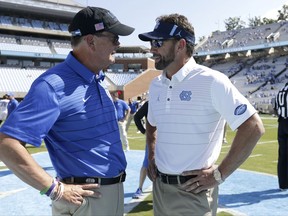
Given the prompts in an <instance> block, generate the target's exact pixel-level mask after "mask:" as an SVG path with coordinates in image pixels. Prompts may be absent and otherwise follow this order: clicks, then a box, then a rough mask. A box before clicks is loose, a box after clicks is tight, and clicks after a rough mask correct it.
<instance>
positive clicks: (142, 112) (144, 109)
mask: <svg viewBox="0 0 288 216" xmlns="http://www.w3.org/2000/svg"><path fill="white" fill-rule="evenodd" d="M147 113H148V101H146V102H145V103H144V104H143V105H142V106H141V107H140V109H139V110H138V111H137V112H136V113H135V115H134V121H135V125H136V127H137V128H138V130H139V131H140V132H141V133H142V134H145V133H146V129H145V127H144V125H143V123H142V119H143V118H144V117H145V119H146V118H147ZM147 168H148V147H147V145H146V144H145V155H144V160H143V164H142V167H141V169H140V176H139V185H138V188H137V190H136V192H135V194H134V195H133V196H132V198H133V199H139V198H140V196H141V195H142V193H143V184H144V182H145V179H146V176H147Z"/></svg>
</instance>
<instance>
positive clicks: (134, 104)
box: [126, 98, 139, 132]
mask: <svg viewBox="0 0 288 216" xmlns="http://www.w3.org/2000/svg"><path fill="white" fill-rule="evenodd" d="M128 106H129V107H130V113H129V115H128V119H127V124H126V132H128V130H129V127H130V124H131V121H132V119H134V115H135V113H136V112H137V110H138V108H139V103H138V101H133V100H132V99H131V98H129V99H128Z"/></svg>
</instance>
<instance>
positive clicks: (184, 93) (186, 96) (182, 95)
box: [179, 91, 192, 101]
mask: <svg viewBox="0 0 288 216" xmlns="http://www.w3.org/2000/svg"><path fill="white" fill-rule="evenodd" d="M191 95H192V92H191V91H182V92H181V93H180V95H179V97H180V100H181V101H190V100H191Z"/></svg>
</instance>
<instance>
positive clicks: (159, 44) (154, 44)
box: [150, 40, 165, 48]
mask: <svg viewBox="0 0 288 216" xmlns="http://www.w3.org/2000/svg"><path fill="white" fill-rule="evenodd" d="M164 41H165V40H151V41H150V45H151V47H155V48H160V47H162V46H163V44H164Z"/></svg>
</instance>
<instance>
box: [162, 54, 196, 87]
mask: <svg viewBox="0 0 288 216" xmlns="http://www.w3.org/2000/svg"><path fill="white" fill-rule="evenodd" d="M195 65H196V62H195V60H194V58H193V57H191V58H190V59H189V61H188V62H187V63H186V64H185V65H184V66H183V67H182V68H181V69H180V70H179V71H177V73H175V74H174V75H173V76H172V80H175V79H176V80H178V82H181V81H182V80H183V79H184V78H185V77H186V76H187V75H188V74H189V73H190V72H191V70H192V68H193V67H194V66H195ZM162 78H163V79H162V80H163V82H164V81H165V80H166V79H167V78H166V74H165V72H163V73H162ZM165 78H166V79H165Z"/></svg>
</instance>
